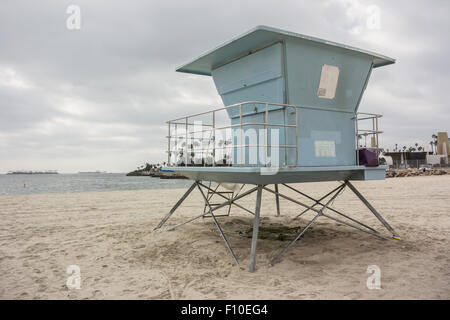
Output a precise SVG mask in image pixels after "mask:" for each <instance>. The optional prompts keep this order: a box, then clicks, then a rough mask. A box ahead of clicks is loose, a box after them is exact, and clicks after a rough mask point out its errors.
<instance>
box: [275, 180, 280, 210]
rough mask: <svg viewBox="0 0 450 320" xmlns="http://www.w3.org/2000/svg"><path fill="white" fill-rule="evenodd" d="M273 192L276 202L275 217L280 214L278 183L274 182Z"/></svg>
mask: <svg viewBox="0 0 450 320" xmlns="http://www.w3.org/2000/svg"><path fill="white" fill-rule="evenodd" d="M275 192H276V193H277V194H276V195H275V202H276V204H277V217H279V216H280V196H279V195H278V184H275Z"/></svg>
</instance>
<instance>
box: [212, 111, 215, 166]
mask: <svg viewBox="0 0 450 320" xmlns="http://www.w3.org/2000/svg"><path fill="white" fill-rule="evenodd" d="M212 141H213V152H212V154H213V164H212V165H213V167H215V166H216V112H215V111H213V136H212Z"/></svg>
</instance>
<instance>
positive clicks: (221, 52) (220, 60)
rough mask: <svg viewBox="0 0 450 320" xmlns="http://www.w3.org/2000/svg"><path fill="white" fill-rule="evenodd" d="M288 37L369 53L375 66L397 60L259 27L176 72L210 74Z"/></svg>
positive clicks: (298, 40) (329, 42)
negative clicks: (220, 67) (222, 66)
mask: <svg viewBox="0 0 450 320" xmlns="http://www.w3.org/2000/svg"><path fill="white" fill-rule="evenodd" d="M286 40H291V41H295V42H311V43H312V44H316V45H317V46H327V47H329V46H334V47H336V48H338V49H340V50H345V51H349V52H353V53H354V54H356V55H361V56H366V57H369V58H370V59H372V63H373V68H377V67H382V66H385V65H389V64H393V63H395V59H393V58H390V57H387V56H384V55H381V54H378V53H375V52H371V51H367V50H363V49H358V48H355V47H352V46H348V45H344V44H341V43H337V42H333V41H328V40H324V39H319V38H315V37H310V36H306V35H303V34H299V33H295V32H290V31H285V30H281V29H277V28H272V27H268V26H257V27H255V28H253V29H251V30H250V31H248V32H246V33H244V34H242V35H239V36H238V37H235V38H232V39H231V40H229V41H227V42H225V43H223V44H221V45H220V46H218V47H216V48H215V49H213V50H210V51H208V52H206V53H204V54H202V55H201V56H200V57H198V58H197V59H194V60H193V61H191V62H189V63H186V64H184V65H183V66H180V67H179V68H177V71H178V72H185V73H193V74H199V75H206V76H210V75H211V71H212V70H213V69H215V68H217V67H219V66H221V65H224V64H226V63H228V62H231V61H232V60H235V59H239V58H241V57H244V56H246V55H248V54H251V53H252V52H253V51H256V50H258V49H260V48H262V47H265V46H267V45H270V44H272V43H276V42H279V41H286ZM230 57H233V58H230Z"/></svg>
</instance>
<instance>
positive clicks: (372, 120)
mask: <svg viewBox="0 0 450 320" xmlns="http://www.w3.org/2000/svg"><path fill="white" fill-rule="evenodd" d="M381 117H382V115H381V114H376V113H366V112H358V113H357V114H356V121H355V126H356V162H357V164H358V165H359V156H358V154H359V153H358V151H359V150H360V149H363V148H364V149H372V150H375V151H376V152H377V155H378V156H379V155H380V151H381V149H380V147H379V140H378V137H379V135H380V134H382V133H383V131H380V130H379V129H378V119H379V118H381ZM361 121H365V122H366V123H367V122H369V128H370V129H362V128H361V124H360V122H361ZM368 136H369V137H370V145H369V146H368V145H367V137H368ZM363 138H364V145H363V144H362V143H360V140H362V139H363Z"/></svg>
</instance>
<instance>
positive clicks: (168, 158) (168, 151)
mask: <svg viewBox="0 0 450 320" xmlns="http://www.w3.org/2000/svg"><path fill="white" fill-rule="evenodd" d="M167 124H168V127H169V136H168V138H167V139H168V141H167V166H170V121H169V122H168V123H167Z"/></svg>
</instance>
